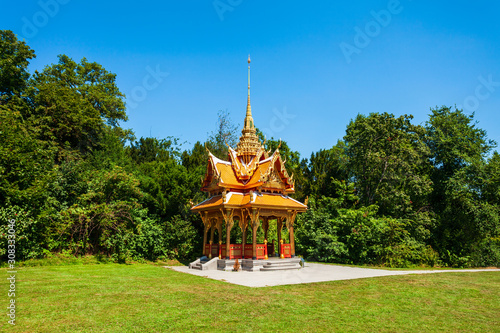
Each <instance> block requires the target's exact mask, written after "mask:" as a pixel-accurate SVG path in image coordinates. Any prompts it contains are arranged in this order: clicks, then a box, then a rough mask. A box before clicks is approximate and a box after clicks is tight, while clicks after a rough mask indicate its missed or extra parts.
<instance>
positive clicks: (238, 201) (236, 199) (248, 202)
mask: <svg viewBox="0 0 500 333" xmlns="http://www.w3.org/2000/svg"><path fill="white" fill-rule="evenodd" d="M252 196H253V198H252ZM231 206H236V207H239V208H250V207H255V208H281V209H283V208H289V209H294V210H299V211H305V210H307V206H306V205H304V204H303V203H300V202H299V201H297V200H295V199H293V198H290V197H289V196H285V195H281V194H272V193H262V194H258V193H253V194H252V195H250V194H249V193H248V194H242V193H237V192H229V193H228V194H227V195H226V202H225V203H223V202H222V196H221V195H216V196H213V197H211V198H209V199H207V200H205V201H203V202H201V203H199V204H198V205H196V206H194V207H193V208H191V209H192V210H194V211H199V210H206V209H218V208H223V207H231Z"/></svg>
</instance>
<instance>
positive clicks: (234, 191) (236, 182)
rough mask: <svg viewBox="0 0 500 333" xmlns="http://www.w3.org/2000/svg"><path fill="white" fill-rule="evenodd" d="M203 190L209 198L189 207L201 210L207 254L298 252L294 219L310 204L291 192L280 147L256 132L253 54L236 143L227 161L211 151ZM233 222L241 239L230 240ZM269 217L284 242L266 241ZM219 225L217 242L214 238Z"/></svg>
mask: <svg viewBox="0 0 500 333" xmlns="http://www.w3.org/2000/svg"><path fill="white" fill-rule="evenodd" d="M201 190H202V191H204V192H207V195H208V199H206V200H205V201H203V202H201V203H199V204H197V205H195V206H193V207H192V208H191V210H192V211H193V212H198V213H199V214H200V216H201V219H202V221H203V224H204V233H203V255H204V256H207V257H208V258H212V257H214V258H215V257H218V258H219V259H226V260H227V259H244V258H248V259H253V260H256V259H268V256H270V255H271V253H276V254H278V253H279V256H280V258H293V257H294V256H295V244H294V231H293V226H294V221H295V217H296V215H297V213H301V212H304V211H306V210H307V206H306V205H305V204H303V203H301V202H299V201H297V200H295V199H292V198H291V197H290V196H289V195H290V194H291V193H294V181H293V175H292V176H290V175H289V174H288V172H287V171H286V169H285V164H284V161H283V159H282V158H281V156H280V153H279V147H278V149H276V151H274V153H272V154H270V151H266V150H265V149H264V146H263V145H262V143H261V141H260V140H259V138H258V137H257V134H256V129H255V124H254V121H253V118H252V109H251V107H250V57H249V58H248V100H247V110H246V116H245V120H244V126H243V130H242V131H241V137H240V140H239V142H238V144H237V147H236V149H233V148H232V147H230V146H229V145H228V161H224V160H222V159H219V158H217V157H216V156H214V155H213V154H212V153H210V151H209V152H208V165H207V172H206V175H205V178H204V179H203V180H202V187H201ZM235 222H236V225H237V226H239V230H241V236H242V237H241V239H242V241H241V244H235V243H231V229H232V228H233V227H235ZM269 223H276V224H277V226H276V230H277V239H278V240H279V243H280V244H279V246H276V247H277V248H276V249H275V248H274V244H268V242H267V240H268V229H269ZM283 226H285V227H286V228H287V229H288V236H289V237H287V238H289V239H285V240H283V239H282V235H281V234H282V233H281V230H282V228H283ZM259 227H260V228H262V231H263V233H264V242H263V244H258V243H257V231H258V228H259ZM222 228H224V229H225V235H224V234H223V233H222ZM273 229H274V228H273ZM215 230H217V234H218V239H217V242H216V241H215V240H214V231H215ZM239 230H238V232H239ZM247 230H248V231H251V232H252V243H251V244H246V243H245V240H246V239H247ZM233 234H234V232H233ZM224 236H225V237H224ZM208 237H210V238H209V240H208V241H207V238H208ZM276 245H278V244H276Z"/></svg>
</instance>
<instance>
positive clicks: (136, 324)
mask: <svg viewBox="0 0 500 333" xmlns="http://www.w3.org/2000/svg"><path fill="white" fill-rule="evenodd" d="M0 271H1V272H2V275H3V276H4V277H7V270H6V269H5V268H3V269H1V270H0ZM228 274H238V273H236V272H235V273H233V272H231V273H230V272H228ZM17 279H18V280H17V286H16V288H17V297H16V304H17V308H16V311H17V312H16V315H17V320H16V325H15V326H14V327H11V325H9V324H8V323H7V317H6V316H5V315H4V316H2V318H3V319H2V321H1V323H0V329H1V330H2V331H8V332H176V331H180V332H183V331H193V332H198V331H221V332H222V331H226V332H236V331H245V332H247V331H248V332H262V331H264V332H268V331H271V332H276V331H283V332H294V331H295V332H321V331H324V332H334V331H342V332H345V331H362V332H402V331H404V332H428V331H447V332H448V331H453V332H458V331H462V332H495V331H496V332H500V272H476V273H439V274H425V275H406V276H390V277H379V278H369V279H358V280H348V281H333V282H323V283H313V284H303V285H291V286H278V287H266V288H248V287H242V286H237V285H232V284H228V283H224V282H220V281H215V280H210V279H206V278H202V277H197V276H193V275H189V274H183V273H178V272H175V271H172V270H169V269H166V268H163V267H159V266H154V265H150V264H133V265H120V264H101V265H71V266H42V267H22V268H19V269H18V273H17ZM0 281H2V282H1V283H0V288H1V289H0V294H1V295H2V297H0V302H1V304H0V306H1V307H2V308H4V309H6V306H7V305H8V298H7V291H8V285H7V280H6V278H1V279H0ZM4 312H5V313H6V311H5V310H4Z"/></svg>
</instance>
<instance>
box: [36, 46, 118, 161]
mask: <svg viewBox="0 0 500 333" xmlns="http://www.w3.org/2000/svg"><path fill="white" fill-rule="evenodd" d="M115 79H116V75H115V74H112V73H109V72H108V71H106V70H105V69H104V68H103V67H102V66H101V65H99V64H97V63H95V62H88V61H87V60H86V59H85V58H83V59H82V61H81V62H80V63H79V64H77V63H76V62H74V61H73V60H72V59H70V58H69V57H68V56H65V55H60V56H59V62H58V63H57V64H55V65H51V66H47V67H45V69H44V70H43V71H42V72H38V71H36V72H35V74H34V76H33V78H32V79H31V81H30V85H31V89H30V99H31V101H32V103H33V106H32V109H31V111H30V114H28V115H26V116H27V117H30V120H31V121H32V123H33V124H34V126H37V127H40V128H41V136H42V138H43V139H44V140H53V141H55V142H57V143H58V145H59V146H60V147H61V148H62V149H73V150H77V151H79V152H80V153H83V154H85V153H88V152H89V151H91V150H93V149H95V148H96V147H98V144H99V141H100V140H101V138H102V137H101V136H102V133H103V131H104V127H105V126H111V127H116V126H118V122H119V121H120V120H127V116H126V113H125V104H124V102H123V98H124V95H123V94H122V93H121V92H120V91H119V89H118V87H117V86H116V83H115Z"/></svg>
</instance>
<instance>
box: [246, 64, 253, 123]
mask: <svg viewBox="0 0 500 333" xmlns="http://www.w3.org/2000/svg"><path fill="white" fill-rule="evenodd" d="M246 116H247V117H250V118H251V117H252V107H251V106H250V55H248V98H247V115H246Z"/></svg>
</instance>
